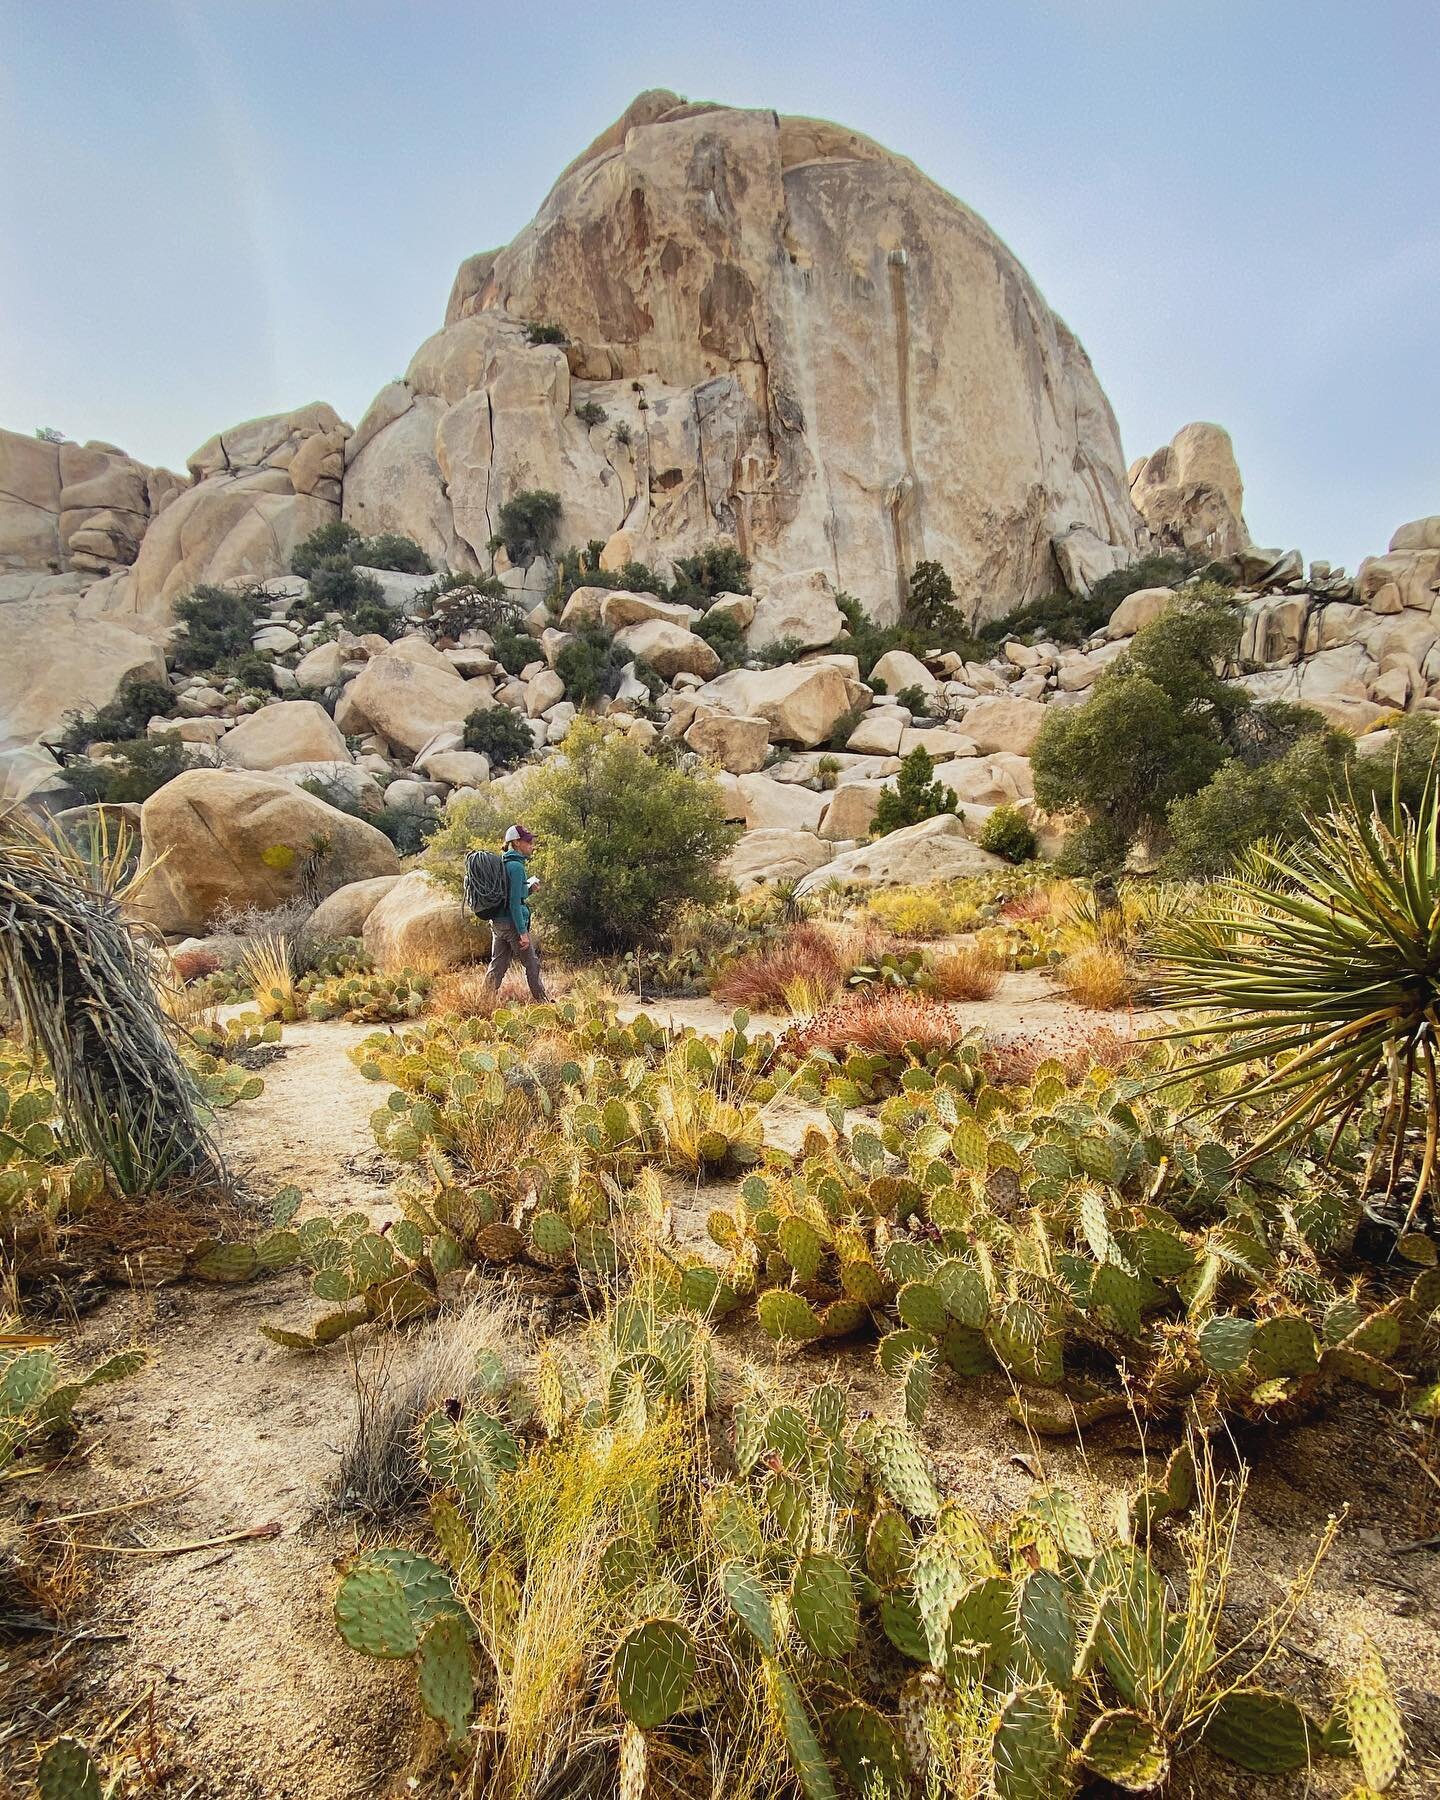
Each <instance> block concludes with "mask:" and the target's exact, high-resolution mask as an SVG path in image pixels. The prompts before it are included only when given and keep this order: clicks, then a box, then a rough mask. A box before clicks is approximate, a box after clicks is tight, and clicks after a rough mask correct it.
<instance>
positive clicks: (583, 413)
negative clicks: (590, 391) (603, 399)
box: [575, 400, 610, 426]
mask: <svg viewBox="0 0 1440 1800" xmlns="http://www.w3.org/2000/svg"><path fill="white" fill-rule="evenodd" d="M575 417H576V418H577V419H578V420H579V421H580V423H581V424H582V425H586V426H594V425H603V424H604V423H605V421H606V420H607V419H608V418H609V417H610V415H609V413H607V412H606V410H605V408H604V407H603V406H601V405H600V404H599V402H598V401H595V400H587V401H586V402H585V404H584V405H583V406H577V407H576V408H575Z"/></svg>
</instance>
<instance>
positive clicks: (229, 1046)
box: [190, 1012, 280, 1062]
mask: <svg viewBox="0 0 1440 1800" xmlns="http://www.w3.org/2000/svg"><path fill="white" fill-rule="evenodd" d="M190 1040H191V1042H192V1043H193V1044H194V1045H195V1048H196V1049H197V1050H199V1051H201V1052H202V1053H203V1054H205V1055H207V1056H212V1057H214V1058H215V1059H216V1060H217V1061H220V1062H236V1061H238V1060H239V1059H240V1058H241V1057H243V1056H244V1055H245V1054H246V1053H247V1052H248V1051H251V1050H258V1049H260V1048H261V1047H262V1046H263V1045H269V1044H278V1043H279V1042H280V1021H279V1020H278V1019H262V1018H261V1017H260V1015H259V1013H255V1012H247V1013H241V1014H240V1016H239V1018H237V1019H216V1020H215V1021H214V1022H213V1023H201V1024H199V1025H194V1026H192V1027H191V1028H190Z"/></svg>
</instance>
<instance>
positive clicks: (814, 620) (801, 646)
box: [745, 569, 845, 650]
mask: <svg viewBox="0 0 1440 1800" xmlns="http://www.w3.org/2000/svg"><path fill="white" fill-rule="evenodd" d="M844 629H845V615H844V613H842V612H841V610H840V608H839V607H838V606H837V605H836V604H835V590H834V588H833V587H832V586H831V584H830V577H829V576H828V575H827V574H826V573H825V571H824V570H823V569H806V570H803V571H801V572H800V573H799V574H795V575H782V576H781V577H780V578H779V579H778V580H776V581H772V582H771V583H770V585H769V586H768V587H767V588H766V589H765V590H764V592H763V593H761V594H759V595H757V596H756V600H755V614H754V617H753V618H752V619H751V621H750V624H749V627H748V628H747V630H746V633H745V641H746V643H747V644H749V646H750V648H751V649H752V650H764V649H765V648H766V647H767V646H768V645H770V644H779V643H784V642H787V641H793V642H794V643H795V645H796V647H797V650H823V649H824V648H825V647H826V645H827V644H833V643H834V642H835V640H836V638H837V637H839V636H840V633H841V632H842V631H844Z"/></svg>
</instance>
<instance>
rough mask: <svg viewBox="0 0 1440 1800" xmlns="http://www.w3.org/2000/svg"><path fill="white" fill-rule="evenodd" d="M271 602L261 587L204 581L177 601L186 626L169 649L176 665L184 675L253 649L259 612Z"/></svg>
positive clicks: (176, 608) (183, 623)
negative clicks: (251, 642)
mask: <svg viewBox="0 0 1440 1800" xmlns="http://www.w3.org/2000/svg"><path fill="white" fill-rule="evenodd" d="M269 604H270V602H269V600H268V598H267V597H266V595H265V594H264V593H263V592H262V591H261V590H260V589H259V588H258V587H254V588H248V587H247V588H239V589H231V588H223V587H214V586H212V585H210V584H208V583H202V585H201V586H200V587H197V588H196V589H195V591H194V592H193V593H190V594H187V595H186V596H185V597H184V599H182V600H177V601H176V602H175V617H176V620H177V621H178V622H179V623H180V624H182V625H183V626H184V627H185V633H184V636H183V637H176V639H175V640H174V642H173V644H172V645H171V646H170V649H169V656H170V660H171V662H172V663H173V664H174V666H175V667H176V668H177V669H178V670H179V671H180V672H181V673H182V674H184V675H198V674H199V673H200V672H201V671H202V670H208V669H214V668H216V667H217V666H218V665H219V664H221V663H223V662H224V661H225V660H226V658H227V657H231V656H237V655H243V654H244V652H246V651H247V650H249V649H250V647H251V645H250V640H251V638H252V637H254V635H255V624H256V620H257V618H258V616H259V614H260V613H261V612H262V611H263V610H264V609H265V608H266V607H268V606H269Z"/></svg>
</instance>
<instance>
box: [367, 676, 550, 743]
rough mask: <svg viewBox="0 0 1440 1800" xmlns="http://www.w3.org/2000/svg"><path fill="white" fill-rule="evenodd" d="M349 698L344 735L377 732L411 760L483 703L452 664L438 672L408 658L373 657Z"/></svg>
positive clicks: (459, 724)
mask: <svg viewBox="0 0 1440 1800" xmlns="http://www.w3.org/2000/svg"><path fill="white" fill-rule="evenodd" d="M442 660H443V659H442ZM552 679H555V678H553V677H552ZM343 698H344V702H345V705H344V709H343V711H342V708H341V707H340V706H338V705H337V707H336V709H335V720H336V723H337V725H338V726H339V727H340V729H341V730H342V731H347V732H353V731H355V730H365V729H366V728H368V729H370V730H373V731H377V732H379V734H380V736H381V737H383V738H384V739H385V741H386V743H388V744H391V745H393V746H394V747H395V748H396V749H399V750H404V751H406V752H407V753H408V754H409V755H411V756H413V755H414V754H415V753H416V752H417V751H418V750H419V749H420V748H421V747H422V745H424V744H425V743H427V742H428V741H429V739H431V738H432V737H434V735H435V733H436V732H437V731H441V730H443V729H444V728H445V727H446V726H453V727H457V728H458V727H459V726H461V725H463V724H464V722H465V720H466V719H467V718H469V716H470V714H471V713H472V712H474V711H476V710H477V705H478V704H482V703H483V702H482V698H481V696H479V695H477V694H474V693H472V692H471V690H470V684H469V683H468V682H466V681H463V680H462V679H461V678H460V676H458V675H457V674H456V673H455V671H454V670H453V669H452V668H450V667H449V666H448V664H447V665H446V666H445V667H444V668H435V667H433V666H431V665H430V664H428V663H424V662H417V661H415V660H413V658H411V657H408V656H403V655H402V656H377V657H374V658H372V659H371V661H369V662H368V663H366V665H365V667H364V668H363V669H362V670H361V671H360V673H359V674H358V675H357V676H356V677H355V679H354V680H353V681H352V682H351V683H350V685H349V687H347V688H346V690H345V693H344V696H343Z"/></svg>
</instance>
